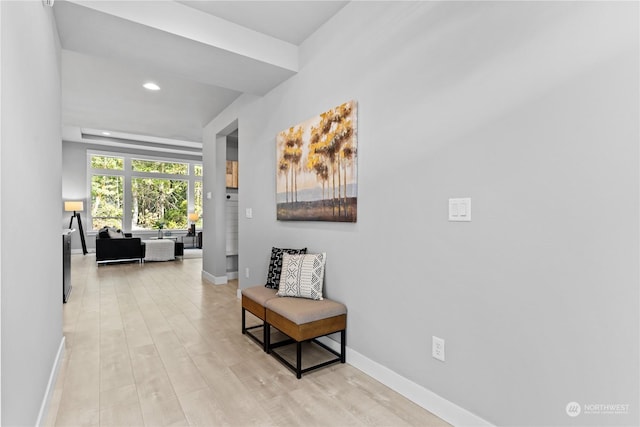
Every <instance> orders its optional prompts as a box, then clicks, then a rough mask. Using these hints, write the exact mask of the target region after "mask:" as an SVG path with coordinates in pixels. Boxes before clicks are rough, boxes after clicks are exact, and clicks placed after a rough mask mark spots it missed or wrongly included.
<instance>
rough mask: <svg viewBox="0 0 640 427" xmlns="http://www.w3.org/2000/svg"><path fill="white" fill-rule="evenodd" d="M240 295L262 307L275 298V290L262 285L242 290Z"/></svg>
mask: <svg viewBox="0 0 640 427" xmlns="http://www.w3.org/2000/svg"><path fill="white" fill-rule="evenodd" d="M241 292H242V295H243V296H245V297H247V298H249V299H251V300H253V301H255V302H257V303H258V304H260V305H261V306H263V307H264V304H265V303H266V302H267V300H270V299H271V298H275V296H276V292H277V289H270V288H265V287H264V286H262V285H258V286H252V287H250V288H245V289H242V291H241Z"/></svg>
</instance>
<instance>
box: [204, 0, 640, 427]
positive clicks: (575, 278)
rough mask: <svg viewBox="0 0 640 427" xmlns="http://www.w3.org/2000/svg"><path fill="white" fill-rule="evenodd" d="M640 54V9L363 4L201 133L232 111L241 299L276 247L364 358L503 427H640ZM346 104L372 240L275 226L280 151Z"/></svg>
mask: <svg viewBox="0 0 640 427" xmlns="http://www.w3.org/2000/svg"><path fill="white" fill-rule="evenodd" d="M638 35H639V34H638V4H637V3H613V2H563V3H552V2H528V3H524V2H476V3H467V2H447V3H436V2H399V3H393V2H352V3H350V4H348V5H347V6H346V7H345V8H344V9H343V10H342V11H341V12H339V13H338V15H336V16H335V17H334V18H333V19H332V20H331V21H330V22H329V23H327V24H326V25H325V26H324V27H322V28H321V29H320V30H319V31H318V32H316V33H315V34H314V35H312V36H311V37H310V38H309V39H308V40H307V41H305V43H304V44H303V46H302V48H301V52H300V57H301V64H300V71H299V73H298V74H297V75H296V76H294V77H292V78H291V79H289V80H288V81H287V82H285V83H284V84H282V85H281V86H279V87H278V88H276V89H274V90H273V91H271V92H270V93H269V94H267V95H266V96H265V97H264V98H262V99H260V100H257V101H255V102H253V103H251V104H249V105H248V106H246V107H243V108H240V109H238V108H235V107H234V109H232V110H229V111H226V112H225V113H224V114H223V116H221V117H219V118H217V119H216V120H214V121H213V122H212V123H211V124H210V125H209V126H208V127H207V129H205V131H207V132H209V133H210V134H211V135H210V137H209V139H208V140H209V142H211V140H212V137H213V134H215V132H216V129H220V128H222V127H223V126H225V125H226V124H227V123H228V122H230V120H231V119H233V118H234V116H233V112H237V115H236V116H235V118H237V119H238V124H239V135H240V141H241V143H240V144H239V162H240V186H241V188H242V191H241V193H240V206H239V210H240V212H244V209H245V208H248V207H251V208H252V209H253V219H246V218H244V217H241V218H240V224H239V227H240V242H239V245H240V266H239V270H240V271H242V272H244V271H245V268H249V269H250V271H251V272H252V275H251V277H250V278H249V279H245V278H244V275H241V279H240V286H241V287H242V288H244V287H247V286H251V285H255V284H261V283H264V275H265V273H266V270H267V263H268V257H269V250H270V248H271V246H280V245H282V246H291V247H297V246H308V247H309V249H310V250H311V251H326V252H327V254H328V256H327V271H326V281H325V285H326V292H327V295H328V296H329V297H331V298H335V299H337V300H339V301H343V302H345V303H346V304H347V306H348V309H349V322H348V323H349V326H348V345H349V347H350V348H351V349H352V350H354V351H356V352H358V353H359V354H361V355H363V356H364V357H366V358H369V359H370V360H372V361H374V362H377V363H379V364H381V365H383V366H385V367H387V368H389V369H391V370H392V371H394V372H396V373H398V374H400V375H401V376H403V377H405V378H407V379H409V380H410V381H412V382H414V383H416V384H418V385H419V386H422V387H424V388H426V389H429V390H432V391H433V392H435V393H436V394H437V395H439V396H441V397H443V398H445V399H448V400H449V401H451V402H453V403H455V404H456V405H459V406H460V407H463V408H466V409H467V410H469V411H471V412H472V413H474V414H476V415H477V416H479V417H481V418H484V419H485V420H487V421H489V422H491V423H495V424H498V425H577V424H580V425H637V424H638V423H639V422H640V417H639V415H638V401H639V398H640V396H639V393H638V386H639V383H638V381H639V380H638V378H639V372H638V360H639V351H638V336H639V328H638V325H639V318H638V313H639V312H640V310H639V308H640V307H639V291H638V283H639V275H638V272H639V260H640V253H639V250H638V246H639V239H638V234H639V229H638V222H639V221H638V218H639V213H638V206H639V203H638V202H639V198H638V196H639V182H640V177H639V174H638V170H639V164H638V163H639V159H638V157H639V152H638V140H639V134H640V132H639V128H638V117H639V115H638V113H639V110H638V104H639V95H638V92H639V87H638V75H639V69H638V58H639V54H638V51H639V49H638V38H639V37H638ZM350 99H355V100H357V101H358V141H359V152H358V156H359V159H358V162H359V163H358V165H359V166H358V172H359V190H358V210H359V212H358V222H357V223H356V224H337V223H320V222H278V221H276V215H275V164H276V161H275V135H276V134H277V133H278V132H279V131H281V130H282V129H285V128H287V127H289V126H291V125H294V124H296V123H299V122H302V121H304V120H306V119H308V118H310V117H312V116H315V115H316V114H318V113H321V112H323V111H326V110H327V109H329V108H331V107H334V106H336V105H339V104H340V103H342V102H345V101H347V100H350ZM229 115H231V117H229ZM205 141H207V134H206V133H205ZM211 166H212V165H208V164H207V155H206V152H205V167H206V168H205V170H206V171H207V173H211V169H209V167H211ZM206 185H207V183H205V186H206ZM210 185H211V184H210ZM205 191H207V190H206V189H205ZM450 197H471V198H472V203H473V207H472V211H473V221H472V222H471V223H452V222H448V221H447V200H448V198H450ZM205 212H207V209H205ZM207 220H208V218H207ZM206 262H207V260H206V259H205V270H206V267H207V264H206ZM432 335H436V336H439V337H442V338H444V339H445V340H446V357H447V359H446V362H445V363H442V362H439V361H437V360H435V359H433V358H431V356H430V351H431V349H430V346H431V336H432ZM572 401H576V402H579V403H582V404H610V403H617V404H629V405H630V408H629V412H628V413H627V414H621V415H603V414H600V415H588V414H582V415H581V416H580V417H578V418H571V417H569V416H568V415H567V414H566V411H565V407H566V405H567V403H569V402H572Z"/></svg>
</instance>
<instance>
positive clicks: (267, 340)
mask: <svg viewBox="0 0 640 427" xmlns="http://www.w3.org/2000/svg"><path fill="white" fill-rule="evenodd" d="M262 342H263V343H264V351H266V352H267V353H271V325H270V324H268V323H267V322H264V339H263V341H262Z"/></svg>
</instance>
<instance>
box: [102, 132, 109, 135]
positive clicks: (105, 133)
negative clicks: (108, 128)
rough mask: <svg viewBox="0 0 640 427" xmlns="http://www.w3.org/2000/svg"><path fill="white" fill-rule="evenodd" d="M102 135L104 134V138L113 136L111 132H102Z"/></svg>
mask: <svg viewBox="0 0 640 427" xmlns="http://www.w3.org/2000/svg"><path fill="white" fill-rule="evenodd" d="M102 134H103V135H104V136H109V135H111V132H102Z"/></svg>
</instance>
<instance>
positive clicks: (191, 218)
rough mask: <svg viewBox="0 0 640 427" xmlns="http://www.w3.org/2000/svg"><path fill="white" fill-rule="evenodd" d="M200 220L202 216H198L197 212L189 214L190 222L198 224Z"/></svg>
mask: <svg viewBox="0 0 640 427" xmlns="http://www.w3.org/2000/svg"><path fill="white" fill-rule="evenodd" d="M199 218H200V215H198V214H197V213H195V212H192V213H190V214H189V221H193V222H196V221H197V220H198V219H199Z"/></svg>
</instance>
